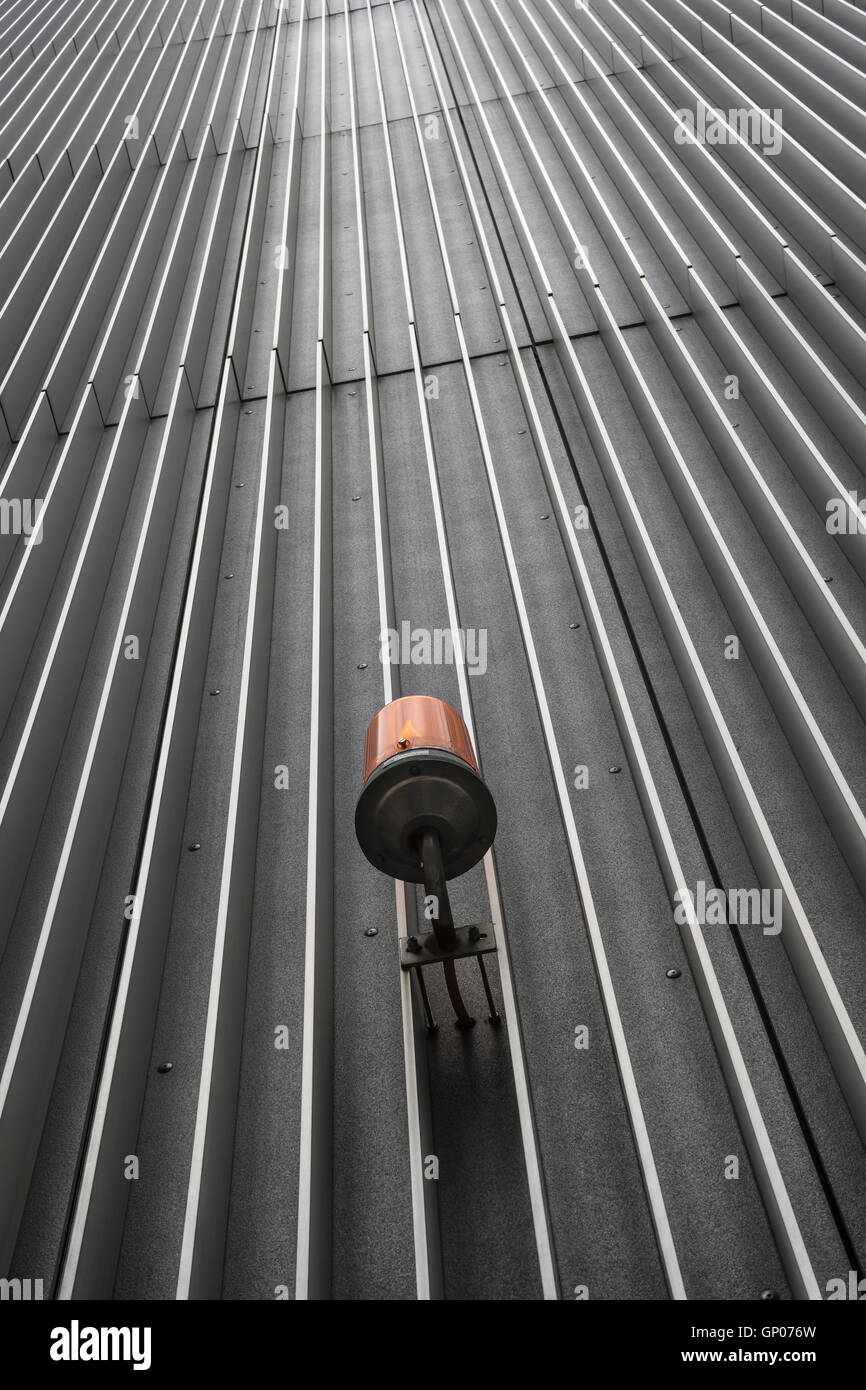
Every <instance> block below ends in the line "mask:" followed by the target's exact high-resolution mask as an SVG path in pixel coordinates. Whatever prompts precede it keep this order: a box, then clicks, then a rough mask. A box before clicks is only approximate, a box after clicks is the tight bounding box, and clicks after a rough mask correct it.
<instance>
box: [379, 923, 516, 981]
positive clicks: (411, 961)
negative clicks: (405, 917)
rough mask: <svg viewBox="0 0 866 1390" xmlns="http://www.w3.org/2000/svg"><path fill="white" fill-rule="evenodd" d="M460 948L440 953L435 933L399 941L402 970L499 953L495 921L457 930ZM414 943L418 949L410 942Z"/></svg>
mask: <svg viewBox="0 0 866 1390" xmlns="http://www.w3.org/2000/svg"><path fill="white" fill-rule="evenodd" d="M456 932H457V945H456V947H455V949H454V950H453V951H440V950H439V948H438V946H437V944H436V937H435V936H434V934H433V932H432V931H431V932H428V933H425V935H424V936H414V937H413V936H410V937H406V938H405V939H402V940H401V941H400V969H401V970H415V969H416V968H417V967H418V966H421V965H436V964H439V965H441V964H442V962H443V960H458V959H459V958H460V957H461V956H486V955H489V953H490V952H491V951H495V950H496V932H495V931H494V929H493V923H492V922H478V923H477V924H475V925H474V926H470V927H457V928H456ZM412 941H414V942H415V948H414V949H412V948H410V945H409V943H410V942H412Z"/></svg>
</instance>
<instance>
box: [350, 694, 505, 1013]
mask: <svg viewBox="0 0 866 1390" xmlns="http://www.w3.org/2000/svg"><path fill="white" fill-rule="evenodd" d="M355 833H356V835H357V837H358V843H359V844H360V846H361V849H362V850H363V851H364V854H365V855H366V856H367V858H368V859H369V861H370V863H371V864H373V865H374V866H375V868H377V869H379V870H381V872H382V873H384V874H389V875H390V877H391V878H397V879H402V880H403V881H404V882H406V883H423V884H424V892H425V896H426V898H427V903H428V908H429V909H430V910H431V911H432V916H431V924H432V927H433V930H432V932H430V933H428V934H426V935H424V936H419V937H415V936H410V937H408V938H407V939H406V940H405V941H404V942H402V943H401V949H400V965H401V968H402V969H403V970H415V971H416V979H417V980H418V984H419V988H420V991H421V997H422V1000H423V1003H424V1011H425V1016H426V1019H427V1027H428V1030H429V1031H431V1032H433V1031H435V1029H436V1027H437V1025H436V1024H435V1022H434V1021H433V1016H432V1014H431V1011H430V1004H429V1000H428V998H427V991H426V988H425V986H424V980H423V974H422V967H425V966H429V965H433V964H441V965H442V967H443V970H444V973H445V983H446V985H447V987H448V994H449V996H450V998H451V1003H452V1004H453V1006H454V1012H455V1013H456V1015H457V1024H458V1027H461V1028H471V1027H472V1026H473V1024H474V1023H475V1020H474V1018H472V1017H470V1015H469V1013H468V1011H467V1009H466V1005H465V1004H464V1002H463V999H462V997H461V995H460V989H459V986H458V983H457V974H456V971H455V968H454V962H455V960H457V959H458V958H459V957H461V956H475V957H476V958H477V960H478V965H479V969H480V971H481V978H482V980H483V982H484V990H485V994H486V996H487V1003H488V1006H489V1009H490V1021H491V1022H492V1023H498V1022H499V1014H498V1012H497V1010H496V1007H495V1005H494V1002H493V996H492V994H491V992H490V984H489V981H488V979H487V971H486V969H485V966H484V959H483V958H484V956H485V955H486V954H487V953H488V952H490V951H495V950H496V940H495V934H494V930H493V924H492V923H490V922H484V923H481V924H480V925H477V926H471V927H455V925H454V918H453V915H452V912H451V904H450V902H449V898H448V879H450V878H456V877H457V876H458V875H459V874H465V873H466V872H467V870H469V869H471V868H473V867H474V865H475V864H477V863H478V861H479V860H480V859H482V858H483V857H484V855H485V854H486V853H487V850H488V849H489V848H490V846H491V845H492V843H493V837H494V836H495V834H496V807H495V805H494V804H493V797H492V796H491V795H490V792H489V790H488V789H487V786H486V785H485V783H484V781H483V780H482V778H481V774H480V773H479V771H478V764H477V763H476V761H475V754H474V752H473V748H472V741H471V739H470V737H469V731H468V729H467V728H466V725H465V723H464V721H463V718H462V717H461V715H460V714H458V712H457V710H455V709H452V707H451V705H448V704H446V703H445V701H444V700H437V699H435V698H434V697H433V696H432V695H404V696H403V697H402V698H401V699H399V700H392V702H391V703H390V704H388V705H385V707H384V709H381V710H379V713H378V714H377V715H375V716H374V718H373V719H372V720H371V722H370V727H369V728H368V730H367V743H366V750H365V758H364V788H363V791H362V792H361V795H360V797H359V799H358V805H357V808H356V810H355Z"/></svg>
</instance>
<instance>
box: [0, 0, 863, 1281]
mask: <svg viewBox="0 0 866 1390" xmlns="http://www.w3.org/2000/svg"><path fill="white" fill-rule="evenodd" d="M864 46H866V20H864V17H863V13H862V11H861V10H859V9H857V8H856V7H855V6H853V5H851V4H849V3H847V0H833V4H832V5H831V4H830V3H829V0H824V3H823V8H821V9H816V8H814V7H812V6H811V5H809V4H804V3H801V2H800V0H784V3H782V2H780V3H774V4H773V5H762V4H758V3H756V0H737V4H736V5H734V6H733V7H728V6H727V5H725V4H722V3H719V2H718V0H696V3H695V4H694V5H688V4H686V3H684V0H663V3H661V4H659V5H653V4H650V3H648V0H628V3H627V4H625V5H620V4H618V3H616V0H598V3H596V2H595V0H590V3H589V4H578V5H575V6H567V5H565V4H561V3H557V0H508V3H505V0H394V2H393V3H392V0H384V2H383V3H376V4H369V3H367V4H361V5H356V6H354V7H353V6H350V5H348V4H346V5H345V6H340V5H334V6H332V8H331V10H330V12H329V13H327V14H326V16H325V17H324V18H323V15H322V9H321V6H319V5H313V6H311V7H309V8H308V9H305V10H302V9H301V8H300V6H299V5H298V3H297V0H293V3H292V4H291V5H285V4H284V5H276V4H274V3H272V0H268V2H267V3H264V0H262V2H261V3H258V0H253V2H252V3H245V4H238V3H237V0H222V2H221V3H220V0H201V3H195V2H194V0H184V3H179V4H171V3H161V4H160V3H157V2H153V3H146V4H144V5H143V6H142V5H140V4H139V5H137V6H133V5H128V4H127V5H124V4H123V3H122V0H115V2H114V3H108V0H102V2H101V3H98V4H91V3H88V0H82V3H78V4H76V3H74V2H73V0H66V3H48V4H39V3H31V4H29V5H28V4H24V3H21V0H19V2H18V3H13V4H6V5H3V6H2V7H0V54H2V59H0V63H2V75H0V157H2V164H0V240H2V250H0V267H2V291H0V299H2V303H0V324H2V334H0V342H2V360H0V408H2V420H3V429H4V432H5V433H4V439H3V444H4V450H3V463H2V472H0V503H2V504H3V516H2V520H3V525H2V528H0V529H2V534H0V570H2V577H0V586H2V587H0V605H2V606H0V644H2V654H3V661H2V666H0V719H2V721H3V726H4V727H3V734H2V741H0V760H2V766H0V782H2V792H0V918H2V925H0V933H2V941H0V945H2V948H3V954H2V961H0V1049H2V1055H3V1064H2V1065H3V1070H2V1080H0V1175H2V1176H0V1264H2V1267H3V1272H4V1273H6V1274H10V1275H16V1276H19V1277H30V1278H43V1279H44V1280H46V1281H48V1282H49V1283H50V1285H51V1287H52V1288H53V1289H54V1290H55V1292H56V1293H57V1294H58V1295H59V1296H60V1297H62V1298H69V1297H75V1296H87V1295H94V1296H98V1297H106V1298H107V1297H118V1298H135V1297H155V1298H174V1297H179V1298H186V1297H201V1296H204V1297H218V1296H220V1295H222V1296H224V1297H227V1298H269V1299H270V1298H274V1297H281V1296H284V1295H287V1296H289V1297H301V1298H304V1297H330V1296H334V1297H338V1298H355V1299H365V1298H369V1299H383V1298H398V1299H411V1298H414V1297H420V1298H431V1297H432V1298H438V1297H443V1296H444V1297H450V1298H468V1299H475V1298H497V1299H499V1298H536V1297H545V1298H557V1297H563V1298H573V1297H575V1296H582V1295H583V1294H584V1293H588V1296H589V1297H590V1298H591V1299H598V1298H601V1299H605V1298H616V1297H626V1298H664V1297H667V1296H670V1297H675V1298H682V1297H687V1298H707V1297H712V1296H719V1297H724V1298H738V1297H745V1298H755V1297H759V1296H760V1295H761V1294H762V1292H765V1291H772V1292H773V1293H774V1294H775V1295H776V1296H777V1297H789V1296H793V1297H800V1298H803V1297H805V1298H815V1297H820V1296H821V1295H822V1293H823V1292H824V1291H825V1290H826V1285H827V1280H828V1279H830V1278H834V1277H840V1276H842V1277H844V1276H845V1275H846V1272H847V1270H848V1269H849V1268H851V1267H858V1266H860V1267H862V1262H863V1261H862V1251H863V1248H864V1244H866V1241H864V1235H866V1232H864V1205H863V1200H862V1198H863V1191H864V1154H863V1140H864V1137H866V1105H864V1081H866V1057H864V1053H863V1048H862V1045H861V1043H860V1041H859V1037H858V1034H861V1033H862V1023H863V1013H864V1004H866V995H864V953H863V929H864V920H866V919H864V905H863V893H864V889H866V848H864V835H866V821H864V815H863V811H862V809H861V808H862V805H863V783H864V773H866V768H864V760H863V757H862V747H863V724H862V716H863V712H864V703H866V683H864V646H863V638H864V630H866V612H864V602H863V578H864V556H866V550H864V534H866V521H864V519H863V510H864V509H863V507H862V506H861V504H862V503H863V501H864V498H866V483H864V480H863V477H862V449H863V443H864V431H863V423H864V416H863V402H864V392H863V387H864V378H866V354H864V351H863V347H864V333H863V325H864V312H866V275H864V271H866V266H864V251H863V242H864V234H863V228H864V225H866V223H864V220H863V213H864V206H863V203H862V201H861V198H860V194H861V193H862V191H863V188H864V185H866V181H864V163H866V155H864V130H863V127H864V121H866V112H864V109H863V82H862V76H863V69H864ZM708 106H711V107H712V108H714V109H717V110H719V111H721V112H723V113H728V112H732V113H733V115H732V117H731V122H733V124H732V123H731V122H728V123H726V124H723V125H721V126H715V127H713V130H712V133H711V134H710V135H709V138H703V139H699V140H697V141H695V140H692V139H690V138H689V136H688V134H685V135H684V130H685V128H686V126H688V124H689V122H692V125H691V126H690V127H689V128H690V129H698V130H699V131H700V132H703V134H704V136H705V137H706V135H707V132H706V124H705V120H704V115H703V114H702V113H706V112H707V108H708ZM762 112H763V113H767V115H766V118H765V120H764V122H763V123H760V121H759V118H760V116H761V113H762ZM749 120H751V121H752V122H753V124H752V126H751V127H749V126H748V121H749ZM737 122H742V124H739V125H738V124H737ZM755 122H758V124H754V123H755ZM35 499H40V503H41V506H42V511H41V514H40V521H41V529H39V530H37V531H36V532H35V533H34V535H33V536H32V538H31V539H30V540H28V536H27V535H26V534H22V532H25V533H26V532H27V531H28V530H31V529H32V526H33V524H34V523H35V515H34V512H33V510H32V507H33V506H34V505H35ZM28 507H30V508H31V510H29V511H28ZM28 518H29V524H28ZM406 624H408V628H407V629H406V631H407V633H408V640H407V639H406V638H403V639H402V640H403V657H404V660H403V661H402V662H401V663H400V664H396V665H391V664H388V663H384V664H383V662H382V661H381V660H380V639H381V634H382V633H383V632H384V631H386V630H388V629H391V630H393V631H395V632H397V633H398V634H402V633H403V629H404V625H406ZM434 630H438V631H439V632H440V634H441V633H442V632H444V633H447V634H449V635H450V637H451V639H452V645H453V647H454V648H456V649H458V650H459V649H460V642H459V634H460V633H461V632H463V631H465V632H466V633H467V634H468V635H469V643H470V645H468V646H467V648H466V653H467V659H466V660H465V661H463V662H461V661H460V660H459V659H458V660H457V661H455V662H453V663H447V662H446V663H444V664H439V665H437V664H426V663H425V662H423V661H418V660H413V657H412V652H413V634H416V635H417V634H418V633H422V634H423V633H427V634H428V635H429V634H432V632H433V631H434ZM738 644H739V645H738ZM414 650H415V653H416V656H417V655H418V654H419V652H421V648H420V647H418V646H415V647H414ZM482 654H483V659H482ZM421 655H423V652H421ZM400 693H429V694H434V695H439V696H441V697H442V698H445V699H447V700H448V701H449V702H450V703H452V704H453V705H454V706H455V707H456V708H458V709H460V710H461V712H462V714H463V716H464V718H465V719H466V722H467V725H468V727H469V729H470V732H471V734H472V737H473V741H474V743H475V747H476V751H477V753H478V756H479V761H480V764H481V766H482V767H483V771H484V775H485V778H486V780H487V781H488V783H489V785H490V786H491V788H492V789H493V791H494V794H495V795H496V798H497V804H498V808H499V819H500V831H499V834H498V837H497V844H496V847H495V849H494V851H493V852H491V853H490V854H488V855H487V856H486V858H485V861H484V863H483V865H482V866H479V868H478V869H477V870H474V871H472V873H470V874H468V875H466V876H465V878H464V879H461V880H459V881H458V882H457V883H455V884H454V890H455V891H454V897H455V907H456V908H457V910H458V912H459V914H460V916H459V920H462V921H474V920H483V919H488V920H490V919H492V920H493V921H494V923H495V927H496V935H497V941H498V946H499V953H498V957H497V963H498V968H496V967H494V974H495V985H494V987H495V990H496V992H497V997H498V998H499V999H500V1000H501V1004H502V1010H503V1013H504V1023H505V1026H504V1027H503V1028H501V1029H498V1030H496V1029H492V1028H490V1027H489V1026H488V1025H487V1024H486V1022H484V1015H483V1000H482V999H481V997H480V986H473V985H472V984H471V980H472V976H471V974H469V970H468V965H466V966H465V969H466V972H467V973H466V979H467V983H468V988H469V991H470V994H471V993H472V992H473V990H475V993H476V995H477V997H476V1000H475V1003H476V1008H477V1011H478V1013H479V1025H478V1027H477V1028H476V1029H475V1030H474V1031H473V1032H472V1033H471V1034H469V1035H463V1034H458V1033H456V1032H454V1031H453V1030H452V1029H451V1027H450V1025H449V1024H448V1023H447V999H446V998H445V996H444V992H443V991H442V990H441V989H440V988H439V987H438V986H437V983H436V982H435V981H433V982H431V989H432V994H433V999H434V1006H435V1008H436V1011H437V1013H438V1015H439V1016H440V1018H441V1020H442V1026H441V1027H440V1030H439V1033H438V1034H437V1035H435V1036H434V1037H432V1038H429V1037H428V1036H427V1035H426V1033H425V1032H424V1029H423V1027H422V1026H421V1022H420V1018H419V1010H418V1008H417V1000H413V995H412V989H411V986H410V981H409V979H408V977H406V976H405V975H401V974H400V971H399V968H398V957H397V943H396V940H395V936H400V935H406V934H407V933H410V932H412V931H415V930H417V929H418V925H417V924H418V922H419V916H418V914H419V901H420V900H418V899H416V895H415V891H414V890H413V889H410V888H407V887H406V886H404V885H400V884H398V885H396V890H395V889H393V888H392V887H390V886H389V884H388V883H387V882H386V881H385V880H384V879H382V878H381V877H380V876H379V875H377V874H376V873H375V872H374V871H373V870H372V869H371V868H370V866H369V865H368V864H367V863H366V861H365V860H364V859H363V857H362V856H361V855H360V852H359V850H358V848H357V846H356V844H355V841H354V834H353V827H352V817H353V812H354V801H355V798H356V795H357V792H358V790H359V787H360V779H361V771H362V758H363V738H364V731H365V729H366V726H367V723H368V722H369V719H370V717H371V716H372V714H373V713H374V712H375V711H376V709H377V708H378V707H379V706H380V705H381V704H382V703H384V702H386V701H387V700H389V699H391V698H394V697H395V696H396V695H398V694H400ZM581 769H585V773H583V772H581ZM700 881H703V882H704V883H705V884H706V885H708V887H710V888H712V886H713V885H715V886H716V887H720V888H724V889H726V890H727V889H734V888H741V889H744V890H745V889H754V888H758V887H760V888H763V889H764V890H766V891H767V893H768V894H770V895H772V894H778V895H779V901H781V902H782V903H783V919H782V920H783V926H782V930H781V932H780V933H779V934H778V935H774V934H769V933H765V932H764V931H763V930H762V928H761V925H760V924H759V925H753V926H744V927H742V929H740V930H737V929H734V930H731V929H729V928H728V927H726V926H722V925H713V924H711V923H710V924H706V925H704V924H701V923H699V922H698V921H697V920H695V918H694V914H693V913H692V914H687V915H686V920H685V921H684V922H682V923H681V924H679V923H677V922H676V921H675V919H674V905H675V903H676V902H678V901H679V900H680V898H681V897H682V894H683V891H684V890H686V889H689V888H691V889H692V890H694V889H695V887H696V885H697V884H698V883H699V882H700ZM395 893H396V896H395ZM678 895H679V897H678ZM680 915H682V914H680ZM371 928H376V929H377V930H376V932H375V933H373V932H372V931H371V932H370V934H369V935H368V934H367V933H368V931H370V929H371ZM672 972H679V973H672ZM584 1029H586V1030H588V1034H586V1035H585V1034H584V1032H583V1030H584ZM585 1037H588V1046H587V1047H582V1046H579V1044H580V1043H581V1042H582V1041H584V1040H585ZM167 1062H171V1064H172V1065H171V1068H170V1070H169V1069H166V1068H165V1066H164V1064H165V1063H167ZM161 1066H162V1070H160V1067H161ZM432 1160H435V1162H434V1161H432ZM437 1171H438V1177H437V1176H434V1174H435V1173H436V1172H437ZM735 1173H738V1176H734V1174H735Z"/></svg>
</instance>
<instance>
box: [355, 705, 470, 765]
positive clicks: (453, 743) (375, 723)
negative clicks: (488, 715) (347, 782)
mask: <svg viewBox="0 0 866 1390" xmlns="http://www.w3.org/2000/svg"><path fill="white" fill-rule="evenodd" d="M410 748H441V749H443V750H444V751H445V752H446V753H452V754H454V756H455V757H457V758H462V759H463V761H464V762H465V763H468V764H469V766H470V767H471V768H472V770H473V772H477V771H478V764H477V763H476V761H475V754H474V752H473V751H472V740H471V739H470V737H469V730H468V729H467V728H466V725H465V723H464V721H463V716H462V715H460V714H458V712H457V710H456V709H453V708H452V706H451V705H448V704H446V703H445V701H444V700H437V699H436V698H435V697H434V696H432V695H404V696H402V697H401V698H400V699H399V700H393V701H392V702H391V704H390V705H386V706H385V708H384V709H380V710H379V713H378V714H376V715H374V717H373V718H372V719H371V721H370V727H369V728H368V730H367V743H366V748H365V752H364V781H365V782H366V781H367V780H368V778H369V777H370V774H371V773H373V772H375V770H376V768H377V767H379V765H380V764H381V763H384V762H385V761H386V760H387V759H388V758H393V757H394V756H395V754H397V753H405V752H406V751H407V750H408V749H410Z"/></svg>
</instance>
